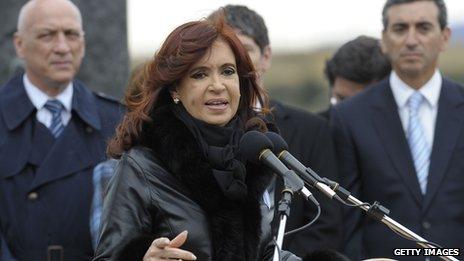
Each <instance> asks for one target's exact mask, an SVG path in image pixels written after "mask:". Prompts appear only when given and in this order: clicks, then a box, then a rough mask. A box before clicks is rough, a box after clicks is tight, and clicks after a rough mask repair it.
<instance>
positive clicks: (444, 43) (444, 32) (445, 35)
mask: <svg viewBox="0 0 464 261" xmlns="http://www.w3.org/2000/svg"><path fill="white" fill-rule="evenodd" d="M441 37H442V40H443V41H442V44H441V51H442V52H443V51H446V49H448V45H449V41H450V38H451V29H450V28H449V27H445V28H444V29H443V30H442V32H441Z"/></svg>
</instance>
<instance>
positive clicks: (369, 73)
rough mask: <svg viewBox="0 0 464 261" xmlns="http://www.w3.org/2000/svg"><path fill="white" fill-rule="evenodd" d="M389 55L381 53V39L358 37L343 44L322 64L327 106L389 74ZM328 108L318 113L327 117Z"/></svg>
mask: <svg viewBox="0 0 464 261" xmlns="http://www.w3.org/2000/svg"><path fill="white" fill-rule="evenodd" d="M390 71H391V66H390V61H389V60H388V57H387V56H386V55H384V54H383V53H382V49H381V48H380V40H379V39H376V38H373V37H368V36H358V37H356V38H355V39H354V40H351V41H349V42H347V43H345V44H344V45H342V46H341V47H340V48H339V49H338V50H337V51H336V52H335V54H334V55H333V56H332V57H331V58H330V59H329V60H327V62H326V64H325V70H324V73H325V76H326V78H327V80H328V81H329V94H330V105H331V106H333V105H335V104H337V103H338V102H340V101H342V100H344V99H346V98H349V97H351V96H353V95H355V94H357V93H358V92H360V91H362V90H364V89H365V88H366V87H367V86H369V85H370V84H373V83H376V82H378V81H380V80H382V79H383V78H385V77H386V76H387V75H389V74H390ZM329 111H330V107H329V108H328V109H327V110H326V111H324V112H322V113H320V114H321V115H322V116H324V117H325V118H328V117H329Z"/></svg>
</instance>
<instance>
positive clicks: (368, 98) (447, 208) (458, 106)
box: [331, 0, 464, 260]
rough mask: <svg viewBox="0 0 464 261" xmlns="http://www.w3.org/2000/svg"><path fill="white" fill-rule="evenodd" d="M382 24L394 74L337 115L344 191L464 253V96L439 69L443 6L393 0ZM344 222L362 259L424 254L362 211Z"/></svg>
mask: <svg viewBox="0 0 464 261" xmlns="http://www.w3.org/2000/svg"><path fill="white" fill-rule="evenodd" d="M383 24H384V29H383V34H382V49H383V50H384V52H385V53H386V54H387V55H388V56H389V58H390V60H391V63H392V68H393V71H392V72H391V74H390V76H389V77H388V78H387V79H385V80H383V81H381V82H379V83H378V84H376V85H374V86H372V87H370V88H369V89H368V90H366V91H365V92H363V93H361V94H359V95H357V96H355V97H352V98H351V99H348V100H347V101H345V102H342V103H340V104H339V105H337V106H336V107H334V109H333V110H332V114H331V121H332V123H333V133H334V138H335V142H336V150H337V155H338V156H339V166H340V169H341V172H340V175H341V179H342V181H343V185H345V187H346V188H348V189H349V190H350V191H351V192H352V193H353V194H354V195H355V196H356V197H358V198H359V199H361V200H363V201H367V202H370V203H372V202H374V201H376V200H377V201H379V202H381V203H382V204H383V205H384V206H385V207H387V208H389V209H390V210H391V213H390V216H391V217H392V218H393V219H395V220H397V221H398V222H400V223H401V224H403V225H404V226H406V227H407V228H409V229H411V230H412V231H414V232H415V233H417V234H419V235H420V236H422V237H424V238H425V239H427V240H429V241H432V242H435V243H438V244H440V245H442V246H443V247H450V248H460V249H463V247H464V204H463V202H464V175H463V173H464V164H463V163H462V162H463V160H462V159H463V158H464V151H463V150H462V148H463V147H464V126H463V121H464V91H463V89H462V87H461V86H460V85H458V84H456V83H452V82H451V81H449V80H447V79H445V78H443V77H442V76H441V74H440V72H439V71H438V69H437V62H438V57H439V55H440V53H441V52H442V51H443V50H445V49H446V46H447V44H448V41H449V38H450V29H449V28H448V27H447V15H446V7H445V4H444V2H443V1H442V0H433V1H432V0H427V1H413V0H388V1H387V2H386V4H385V6H384V9H383ZM344 224H346V225H347V226H346V230H345V231H346V233H345V239H346V240H347V242H349V243H348V245H347V251H348V252H351V253H350V256H351V257H353V259H356V260H359V259H360V258H367V257H393V256H394V252H393V249H394V248H412V247H418V246H417V245H416V244H415V243H413V242H411V241H408V240H405V239H403V238H401V237H400V236H399V235H397V234H395V233H393V232H392V231H390V230H389V229H388V228H387V227H386V226H385V225H383V224H380V223H378V222H376V221H374V220H373V219H371V218H367V217H366V216H365V215H364V214H362V213H361V211H360V210H358V209H350V211H348V213H347V215H346V219H345V222H344ZM395 258H399V257H395ZM407 259H408V260H414V258H413V257H407ZM417 259H418V260H424V259H425V258H424V257H423V256H422V257H417Z"/></svg>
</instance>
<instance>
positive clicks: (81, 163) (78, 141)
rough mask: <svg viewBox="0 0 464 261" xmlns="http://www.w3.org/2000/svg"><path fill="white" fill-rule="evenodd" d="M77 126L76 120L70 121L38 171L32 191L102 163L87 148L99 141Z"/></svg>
mask: <svg viewBox="0 0 464 261" xmlns="http://www.w3.org/2000/svg"><path fill="white" fill-rule="evenodd" d="M73 117H74V116H73ZM77 125H78V123H77V122H76V120H75V119H72V120H71V121H69V123H68V125H67V126H66V128H65V130H64V132H63V134H62V135H61V136H60V137H59V138H58V139H57V140H56V141H55V144H54V145H53V147H52V148H51V149H50V152H49V153H48V155H47V156H46V157H45V158H44V160H43V162H42V164H41V166H40V167H39V168H38V169H37V172H36V175H35V179H34V181H33V183H32V186H31V188H30V190H31V191H32V190H34V189H36V188H38V187H40V186H42V185H44V184H46V183H49V182H52V181H55V180H58V179H62V178H64V177H66V176H69V175H72V174H75V173H76V172H79V171H81V170H84V169H86V168H89V167H91V166H93V165H95V164H96V163H97V162H99V161H100V159H99V158H98V155H95V154H94V153H93V152H94V151H93V150H89V146H85V145H86V144H92V146H98V145H97V144H99V142H98V140H96V139H91V137H92V136H94V135H89V134H88V133H85V131H84V130H83V129H84V128H78V126H77Z"/></svg>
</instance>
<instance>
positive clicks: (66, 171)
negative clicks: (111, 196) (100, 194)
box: [0, 75, 122, 260]
mask: <svg viewBox="0 0 464 261" xmlns="http://www.w3.org/2000/svg"><path fill="white" fill-rule="evenodd" d="M73 85H74V92H73V100H72V117H71V120H70V121H69V123H68V124H67V125H66V127H65V130H64V131H63V133H62V134H61V136H60V137H59V138H57V139H56V140H55V138H54V137H53V136H52V135H51V133H50V132H49V131H48V129H47V128H46V127H45V126H44V125H43V124H41V123H39V122H38V121H37V120H36V115H35V112H36V109H35V107H34V106H33V104H32V103H31V101H30V100H29V98H28V97H27V94H26V91H25V89H24V85H23V80H22V75H20V76H17V77H15V78H13V79H12V80H10V81H9V82H8V83H7V84H6V85H5V86H4V87H2V88H1V89H0V209H1V211H0V233H1V234H2V235H3V237H4V239H5V241H6V243H7V245H8V247H9V249H10V250H11V252H12V254H13V256H14V257H15V258H16V259H18V260H46V258H47V255H51V256H55V255H56V256H60V255H61V254H63V257H64V259H65V260H89V259H90V258H91V257H92V254H93V250H92V247H91V240H90V229H89V211H90V202H91V197H92V193H93V189H92V168H93V167H94V166H95V165H96V164H97V163H98V162H100V161H102V160H104V159H105V148H106V141H107V139H108V138H109V137H110V136H111V135H112V134H113V132H114V129H115V125H116V124H117V123H118V122H119V118H120V116H121V112H122V110H121V108H120V106H119V103H117V102H115V101H111V100H108V99H107V98H103V97H101V96H98V95H95V94H94V93H92V92H90V91H89V90H87V88H85V87H84V86H83V85H82V84H81V83H79V82H77V81H75V82H74V83H73Z"/></svg>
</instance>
